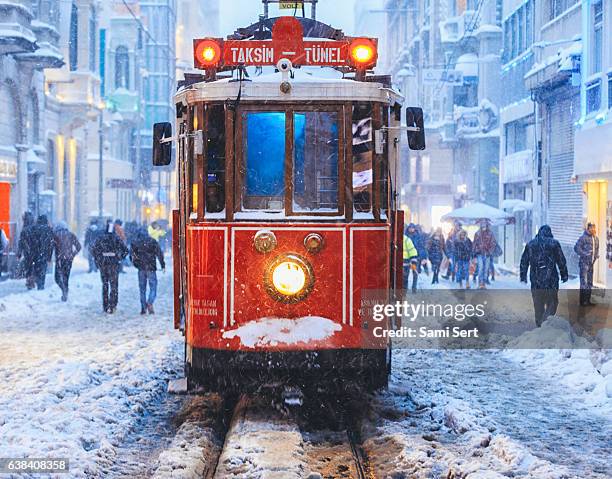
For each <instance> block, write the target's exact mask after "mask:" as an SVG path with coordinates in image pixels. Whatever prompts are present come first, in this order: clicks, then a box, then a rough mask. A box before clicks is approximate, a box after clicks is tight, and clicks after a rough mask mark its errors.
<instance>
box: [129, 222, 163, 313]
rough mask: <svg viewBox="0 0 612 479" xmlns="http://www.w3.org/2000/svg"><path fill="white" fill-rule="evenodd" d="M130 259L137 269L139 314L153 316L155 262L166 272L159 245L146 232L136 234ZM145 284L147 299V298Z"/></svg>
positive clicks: (155, 276) (155, 277)
mask: <svg viewBox="0 0 612 479" xmlns="http://www.w3.org/2000/svg"><path fill="white" fill-rule="evenodd" d="M130 259H131V260H132V264H133V265H134V266H135V267H136V269H138V288H139V289H140V306H141V309H140V314H146V313H147V312H148V313H149V314H154V313H155V310H154V309H153V303H154V302H155V297H156V296H157V261H159V264H160V266H161V268H162V271H164V272H165V271H166V263H165V262H164V255H163V253H162V250H161V248H160V247H159V243H158V242H157V241H156V240H154V239H153V238H151V237H150V236H149V235H148V234H147V232H146V231H144V230H143V231H142V232H141V233H140V234H137V235H136V236H135V238H134V239H133V240H132V242H131V245H130ZM147 283H148V285H149V297H148V298H147Z"/></svg>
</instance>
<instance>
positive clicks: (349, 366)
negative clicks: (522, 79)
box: [153, 17, 424, 390]
mask: <svg viewBox="0 0 612 479" xmlns="http://www.w3.org/2000/svg"><path fill="white" fill-rule="evenodd" d="M237 32H238V33H236V34H235V35H233V36H230V37H228V38H227V39H226V40H222V39H219V38H206V39H199V40H195V41H194V54H195V66H196V67H197V68H200V69H202V70H204V75H200V76H199V78H197V79H194V78H191V77H188V80H189V81H187V82H185V85H183V86H182V87H181V88H179V90H178V92H177V94H176V97H175V100H176V108H177V127H176V136H175V137H172V128H171V126H170V124H169V123H161V124H156V125H155V126H154V145H153V149H154V153H153V161H154V164H155V165H157V166H163V165H169V164H170V161H171V149H170V142H171V141H172V140H174V141H175V142H176V153H177V154H176V158H177V161H176V167H177V170H178V177H179V181H178V196H177V198H178V202H179V205H178V209H177V210H175V211H174V212H173V253H174V275H175V278H174V281H175V282H174V286H175V288H174V294H175V327H177V328H181V329H182V330H183V331H184V335H185V342H186V358H185V364H186V374H187V380H188V387H189V389H194V388H202V387H203V388H205V389H207V390H227V389H228V388H235V389H237V390H249V389H251V388H258V387H260V386H262V384H264V383H269V382H272V381H275V382H278V381H281V382H283V383H285V384H289V385H294V386H302V387H304V386H306V385H308V384H309V383H312V382H316V384H317V386H321V384H323V383H324V382H325V379H330V380H331V383H334V384H336V385H337V384H340V385H342V384H347V383H351V385H353V384H354V383H359V386H361V387H364V388H366V389H375V388H379V387H383V386H385V385H386V382H387V377H388V373H389V369H390V345H389V343H388V340H386V339H380V338H374V337H373V335H372V334H371V331H372V330H373V325H374V323H373V321H372V314H371V309H372V308H371V307H368V306H371V303H369V301H370V300H368V294H369V292H373V291H377V292H379V293H380V292H383V294H382V296H383V298H382V299H383V300H385V301H386V300H389V299H391V297H392V296H393V295H394V294H395V290H396V288H397V289H398V290H399V288H400V287H401V286H400V285H401V284H402V282H401V274H402V230H403V217H402V214H401V212H400V211H399V207H398V203H397V198H398V194H397V191H396V190H397V188H398V185H400V184H401V181H400V176H399V171H400V168H399V158H400V141H399V136H400V135H399V133H400V131H402V130H408V136H409V145H410V147H411V148H416V149H422V148H424V136H423V125H422V112H421V110H420V109H418V108H409V109H408V115H407V116H408V118H409V120H408V121H409V122H411V126H409V127H408V128H406V127H402V126H401V125H400V123H401V116H402V109H401V102H402V97H401V95H400V94H399V93H397V92H396V91H394V90H393V89H392V88H391V85H390V80H389V77H384V76H373V75H369V72H370V70H371V69H372V68H373V67H374V66H375V64H376V60H377V40H376V39H374V38H363V37H359V38H354V37H347V36H345V35H344V34H343V33H342V32H341V31H340V30H336V29H333V28H331V27H330V26H328V25H326V24H323V23H321V22H318V21H315V20H310V19H307V18H295V17H278V18H261V19H260V21H259V22H258V23H255V24H253V25H251V26H250V27H248V28H246V29H240V30H238V31H237ZM313 66H318V67H333V68H334V69H335V70H337V71H333V70H331V71H332V73H334V74H335V78H330V77H329V75H327V76H325V75H322V76H318V75H317V73H319V72H320V73H325V71H324V70H323V69H318V70H316V71H315V72H314V73H313V70H314V69H312V68H310V67H313ZM246 67H260V68H258V69H257V70H256V74H255V75H253V74H252V75H251V76H247V70H246ZM266 67H275V68H269V69H270V70H271V71H273V72H272V73H269V74H267V73H266V72H265V70H264V69H265V68H266ZM329 71H330V70H329V69H327V72H329ZM338 72H340V73H338Z"/></svg>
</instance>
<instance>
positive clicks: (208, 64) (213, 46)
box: [194, 38, 221, 69]
mask: <svg viewBox="0 0 612 479" xmlns="http://www.w3.org/2000/svg"><path fill="white" fill-rule="evenodd" d="M194 55H195V59H194V60H195V65H196V67H197V68H203V69H206V68H213V67H216V66H217V65H218V64H219V62H220V61H221V45H220V44H219V42H218V41H217V40H213V39H209V38H206V39H203V40H196V41H195V45H194Z"/></svg>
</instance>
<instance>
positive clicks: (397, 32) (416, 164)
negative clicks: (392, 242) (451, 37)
mask: <svg viewBox="0 0 612 479" xmlns="http://www.w3.org/2000/svg"><path fill="white" fill-rule="evenodd" d="M384 9H385V11H386V13H387V24H386V32H385V33H386V35H385V42H384V43H383V44H382V45H381V48H383V49H385V50H386V57H385V58H386V65H385V68H384V73H387V74H391V75H392V78H393V82H394V84H395V86H396V88H398V89H399V90H400V91H401V92H402V93H403V95H404V97H405V104H406V105H410V106H419V107H422V108H423V111H424V116H425V128H426V136H427V149H426V150H424V151H422V152H411V151H409V150H408V148H407V145H406V144H405V143H404V144H403V149H402V162H401V164H402V179H403V183H404V184H403V185H402V189H401V192H402V197H401V202H402V207H403V209H404V210H405V212H406V221H412V222H415V223H420V224H422V225H423V227H424V228H425V229H426V230H427V231H429V230H430V229H431V228H433V227H437V226H440V218H441V216H442V215H444V214H445V213H448V212H449V211H451V210H452V209H453V206H454V202H455V201H454V197H453V190H452V186H453V150H452V142H449V141H447V140H448V138H447V136H446V134H447V129H446V126H447V125H448V124H451V123H452V106H453V104H452V93H453V87H452V84H451V83H449V82H447V81H443V79H442V77H441V75H438V76H436V73H441V72H443V71H444V68H443V63H444V56H445V53H444V50H443V48H442V41H441V40H442V39H441V32H440V29H439V28H437V25H438V24H439V23H440V22H441V21H442V19H443V18H444V14H443V11H442V9H441V5H440V3H431V2H428V1H425V0H418V1H408V0H388V1H386V2H385V4H384ZM429 74H432V75H429ZM430 76H431V77H432V78H431V79H430Z"/></svg>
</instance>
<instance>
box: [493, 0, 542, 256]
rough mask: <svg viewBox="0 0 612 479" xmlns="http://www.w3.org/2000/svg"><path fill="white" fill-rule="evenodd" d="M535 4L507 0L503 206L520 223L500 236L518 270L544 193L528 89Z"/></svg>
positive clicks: (530, 0) (502, 125)
mask: <svg viewBox="0 0 612 479" xmlns="http://www.w3.org/2000/svg"><path fill="white" fill-rule="evenodd" d="M535 7H536V2H535V0H527V1H523V0H504V2H503V19H502V29H503V51H502V66H501V83H502V85H504V87H503V88H502V90H501V100H500V114H499V122H500V155H499V182H500V183H499V202H500V207H501V208H504V209H505V210H506V211H507V212H509V213H512V214H513V215H514V218H515V223H514V224H512V225H507V226H505V227H504V229H503V234H502V235H500V238H498V240H499V241H500V244H501V247H502V250H503V256H502V257H501V258H500V261H501V262H502V263H504V264H505V265H506V266H508V267H510V268H517V267H518V265H519V263H520V258H521V254H522V253H523V249H524V247H525V244H526V243H527V242H528V241H530V240H531V239H532V237H533V233H534V225H533V223H534V221H535V222H536V223H537V222H538V221H539V219H535V218H534V216H533V201H534V197H535V196H536V195H538V194H539V192H540V190H541V181H539V178H540V177H541V173H540V174H539V172H538V167H537V165H538V159H539V156H538V154H539V149H538V144H537V142H536V139H535V103H534V101H533V100H532V99H531V92H530V91H529V90H528V89H527V88H526V87H525V81H524V77H525V73H527V72H528V71H529V70H530V69H531V68H532V67H533V64H534V50H535V47H534V46H533V43H534V34H535V16H536V12H535Z"/></svg>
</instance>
